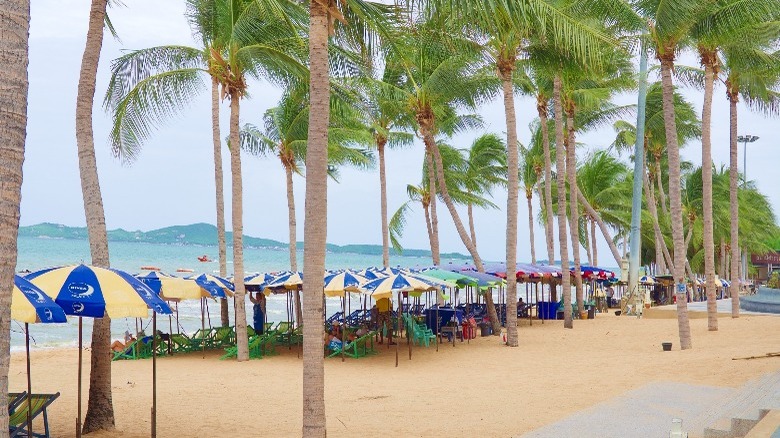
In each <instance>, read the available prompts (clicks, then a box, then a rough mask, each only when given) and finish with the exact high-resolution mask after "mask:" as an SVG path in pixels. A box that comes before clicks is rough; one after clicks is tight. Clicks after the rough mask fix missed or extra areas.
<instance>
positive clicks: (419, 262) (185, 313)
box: [11, 237, 462, 350]
mask: <svg viewBox="0 0 780 438" xmlns="http://www.w3.org/2000/svg"><path fill="white" fill-rule="evenodd" d="M109 252H110V259H111V266H112V267H114V268H118V269H122V270H125V271H128V272H132V273H136V272H139V270H140V267H141V266H149V265H151V266H156V267H159V268H161V269H162V270H163V271H164V272H167V273H175V271H176V269H179V268H188V269H194V270H195V272H196V273H218V270H219V264H218V263H216V262H206V263H202V262H199V261H198V260H197V257H198V256H201V255H208V256H209V258H211V259H216V258H217V257H218V253H217V248H216V247H215V246H200V245H161V244H149V243H134V242H110V243H109ZM231 252H232V249H231V248H230V247H228V273H231V271H232V267H231V263H232V254H231ZM17 260H18V261H17V271H22V270H30V271H35V270H37V269H42V268H45V267H50V266H60V265H70V264H77V263H82V262H83V263H86V264H89V262H90V256H89V243H88V242H87V241H86V240H67V239H44V238H32V237H20V238H19V254H18V259H17ZM298 260H299V262H298V263H299V265H301V269H302V264H303V263H302V260H303V253H302V251H299V253H298ZM390 261H391V264H392V265H393V266H396V265H400V266H404V267H417V268H421V267H426V266H429V265H430V264H431V260H430V258H427V257H404V256H391V260H390ZM447 262H448V261H443V263H447ZM458 262H462V261H458ZM325 263H326V266H327V268H328V269H338V268H357V269H362V268H366V267H370V266H381V265H382V257H381V255H379V256H369V255H360V254H335V253H328V254H327V256H326V260H325ZM244 266H245V270H246V272H248V273H249V272H275V271H281V270H285V269H289V256H288V250H287V248H280V249H265V248H264V249H259V248H246V249H245V250H244ZM349 301H350V304H351V308H352V309H357V308H359V307H360V303H359V299H358V298H357V297H356V296H354V295H353V298H352V299H350V300H349ZM246 304H247V305H246V308H247V321H248V322H249V323H250V324H251V322H252V305H251V303H250V302H249V300H248V299H247V301H246ZM207 306H208V309H207V310H208V312H207V313H206V318H207V319H206V325H207V326H208V325H209V319H210V321H211V323H212V324H213V325H216V326H219V325H220V320H219V318H220V317H219V308H220V307H219V303H218V302H217V301H214V300H207ZM229 307H230V315H231V316H230V320H231V321H233V320H234V319H233V306H232V301H231V305H230V306H229ZM287 308H288V302H287V297H286V296H284V295H277V296H271V297H269V298H268V300H267V303H266V311H267V313H268V315H267V316H266V320H267V321H269V322H277V321H286V320H288V319H289V317H288V311H287ZM340 309H341V300H340V299H338V298H328V299H327V300H326V314H327V315H330V314H332V313H334V312H336V311H338V310H340ZM231 324H232V323H231ZM157 325H158V329H159V330H162V331H165V332H169V331H171V330H172V331H173V332H176V331H183V332H185V333H187V334H192V333H193V332H195V331H196V330H197V329H198V328H200V327H201V305H200V302H198V301H189V302H187V301H185V302H181V303H179V304H178V318H177V317H175V316H174V317H172V318H168V317H167V316H161V317H159V318H158V320H157ZM142 327H143V328H144V329H145V332H146V333H151V318H145V319H143V320H137V319H135V318H119V319H114V320H112V322H111V331H112V337H113V338H114V339H122V338H123V333H124V332H125V331H126V330H127V331H130V332H131V333H135V332H136V329H137V328H142ZM83 328H84V344H85V345H89V342H90V339H91V334H92V321H91V320H90V319H89V318H84V320H83ZM30 336H31V341H30V344H31V348H56V347H64V346H76V345H77V341H78V318H73V317H68V322H67V323H65V324H31V325H30ZM11 349H12V350H20V349H24V326H23V325H22V324H19V323H17V322H12V324H11Z"/></svg>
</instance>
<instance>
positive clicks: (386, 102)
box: [364, 69, 414, 268]
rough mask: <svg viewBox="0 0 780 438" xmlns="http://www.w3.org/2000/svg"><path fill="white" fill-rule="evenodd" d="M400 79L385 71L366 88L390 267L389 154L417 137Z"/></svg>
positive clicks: (385, 259)
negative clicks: (412, 130) (403, 100)
mask: <svg viewBox="0 0 780 438" xmlns="http://www.w3.org/2000/svg"><path fill="white" fill-rule="evenodd" d="M397 79H398V78H397V75H396V74H395V73H394V72H392V70H390V69H385V71H384V73H383V76H382V78H381V80H376V81H375V80H369V81H368V84H367V85H366V93H365V97H366V111H365V112H364V115H365V119H366V121H365V123H366V126H368V128H369V130H370V131H371V133H372V135H373V137H374V146H375V147H376V150H377V156H378V159H379V198H380V202H379V204H380V214H381V216H382V220H381V226H382V265H383V266H384V267H385V268H387V267H389V266H390V230H389V228H388V222H387V221H388V216H387V176H386V174H385V150H386V148H387V147H390V148H395V147H402V146H409V145H411V144H412V142H413V141H414V136H413V135H412V134H411V133H409V132H406V131H408V129H409V127H410V126H411V124H412V121H411V120H409V119H408V112H406V111H404V109H403V104H402V103H401V102H399V100H398V97H399V93H397V92H395V90H394V86H395V85H396V84H394V83H393V82H395V81H397Z"/></svg>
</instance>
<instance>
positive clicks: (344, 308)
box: [341, 291, 347, 362]
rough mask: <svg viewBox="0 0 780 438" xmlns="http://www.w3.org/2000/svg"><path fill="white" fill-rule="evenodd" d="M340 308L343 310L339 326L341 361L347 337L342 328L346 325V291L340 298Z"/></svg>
mask: <svg viewBox="0 0 780 438" xmlns="http://www.w3.org/2000/svg"><path fill="white" fill-rule="evenodd" d="M341 309H342V311H343V312H344V326H342V327H341V338H342V339H341V361H342V362H344V349H345V348H347V337H346V336H344V334H345V333H346V332H345V331H344V328H345V327H346V325H347V317H346V315H347V291H344V299H342V300H341Z"/></svg>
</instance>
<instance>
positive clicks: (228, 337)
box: [213, 327, 236, 348]
mask: <svg viewBox="0 0 780 438" xmlns="http://www.w3.org/2000/svg"><path fill="white" fill-rule="evenodd" d="M213 342H214V344H213V346H214V348H223V347H228V346H230V345H235V344H236V331H235V330H234V329H233V327H219V328H217V329H216V332H215V333H214V341H213Z"/></svg>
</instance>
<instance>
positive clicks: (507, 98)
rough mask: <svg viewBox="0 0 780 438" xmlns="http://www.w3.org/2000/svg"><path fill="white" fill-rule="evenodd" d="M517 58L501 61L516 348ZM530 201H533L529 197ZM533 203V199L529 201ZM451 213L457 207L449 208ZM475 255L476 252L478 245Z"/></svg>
mask: <svg viewBox="0 0 780 438" xmlns="http://www.w3.org/2000/svg"><path fill="white" fill-rule="evenodd" d="M515 64H516V59H515V57H514V56H511V55H510V56H509V57H507V58H504V59H500V60H499V62H498V71H499V76H501V86H502V89H503V94H504V116H505V118H506V164H507V199H506V270H507V276H506V334H507V336H506V344H507V345H508V346H510V347H517V346H518V344H519V341H518V335H517V276H516V275H509V272H510V269H511V270H512V271H511V272H513V273H514V272H516V270H515V267H516V266H517V210H518V198H519V193H518V191H519V189H520V181H519V174H518V168H519V164H518V156H517V155H518V150H517V118H516V115H515V95H514V88H513V86H512V72H513V71H514V69H515ZM529 199H530V198H529ZM528 202H529V204H530V200H529V201H528ZM450 211H451V212H453V214H454V211H455V208H454V207H453V208H451V209H450ZM530 231H531V258H532V259H533V260H534V263H536V255H535V254H534V247H533V232H534V230H533V222H531V229H530ZM472 243H473V244H474V252H475V253H476V250H477V248H476V242H472Z"/></svg>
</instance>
